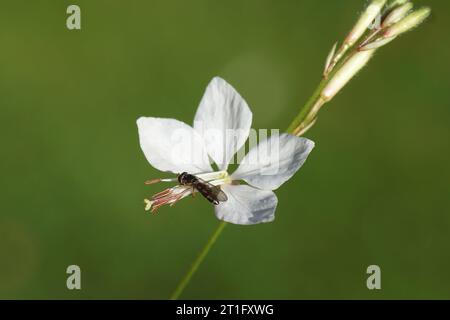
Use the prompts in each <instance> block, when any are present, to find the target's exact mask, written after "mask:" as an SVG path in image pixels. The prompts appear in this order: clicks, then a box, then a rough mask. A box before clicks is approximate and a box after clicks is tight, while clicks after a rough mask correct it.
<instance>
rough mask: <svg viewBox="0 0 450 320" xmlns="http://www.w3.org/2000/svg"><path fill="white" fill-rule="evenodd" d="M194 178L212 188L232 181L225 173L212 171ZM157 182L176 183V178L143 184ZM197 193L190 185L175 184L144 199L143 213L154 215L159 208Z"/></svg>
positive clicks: (154, 180)
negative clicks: (147, 212)
mask: <svg viewBox="0 0 450 320" xmlns="http://www.w3.org/2000/svg"><path fill="white" fill-rule="evenodd" d="M195 177H197V178H199V179H201V180H203V181H205V182H206V183H209V184H211V185H213V186H220V185H223V184H230V183H232V180H231V178H230V176H229V174H228V172H226V171H214V172H206V173H200V174H195ZM158 182H178V177H176V178H168V179H152V180H147V181H146V182H145V184H147V185H150V184H154V183H158ZM197 192H198V191H197V190H196V189H195V187H194V186H192V185H187V184H179V183H178V184H177V185H175V186H173V187H171V188H167V189H165V190H163V191H161V192H158V193H157V194H154V195H153V196H152V197H151V198H150V199H144V203H145V211H150V212H152V213H155V212H156V211H157V210H158V209H159V208H160V207H161V206H163V205H169V206H173V205H174V204H175V203H177V202H178V201H180V200H181V199H183V198H185V197H187V196H189V195H192V196H195V194H196V193H197Z"/></svg>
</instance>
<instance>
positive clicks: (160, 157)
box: [137, 117, 212, 174]
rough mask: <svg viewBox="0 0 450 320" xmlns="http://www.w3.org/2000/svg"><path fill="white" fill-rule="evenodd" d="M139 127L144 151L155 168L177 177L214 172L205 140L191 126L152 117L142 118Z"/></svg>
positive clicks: (172, 120) (138, 123)
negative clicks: (184, 172) (180, 174)
mask: <svg viewBox="0 0 450 320" xmlns="http://www.w3.org/2000/svg"><path fill="white" fill-rule="evenodd" d="M137 126H138V131H139V142H140V145H141V149H142V151H143V152H144V154H145V157H146V158H147V160H148V162H150V164H151V165H152V166H153V167H155V168H156V169H158V170H161V171H171V172H173V173H176V174H178V173H181V172H183V171H187V172H189V173H198V172H208V171H212V168H211V165H210V163H209V159H208V155H207V153H206V149H205V148H204V145H203V140H202V138H201V137H200V135H199V134H198V133H197V132H195V131H194V129H193V128H192V127H191V126H189V125H187V124H185V123H184V122H181V121H178V120H175V119H164V118H151V117H148V118H146V117H141V118H139V119H138V120H137Z"/></svg>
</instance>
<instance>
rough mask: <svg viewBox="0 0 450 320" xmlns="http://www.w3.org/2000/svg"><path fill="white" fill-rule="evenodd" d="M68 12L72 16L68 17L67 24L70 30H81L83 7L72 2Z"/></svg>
mask: <svg viewBox="0 0 450 320" xmlns="http://www.w3.org/2000/svg"><path fill="white" fill-rule="evenodd" d="M66 13H67V14H70V16H68V17H67V20H66V26H67V29H69V30H80V29H81V9H80V7H79V6H77V5H75V4H71V5H70V6H68V7H67V10H66Z"/></svg>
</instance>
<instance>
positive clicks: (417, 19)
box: [383, 7, 431, 38]
mask: <svg viewBox="0 0 450 320" xmlns="http://www.w3.org/2000/svg"><path fill="white" fill-rule="evenodd" d="M430 13H431V9H430V8H427V7H424V8H421V9H419V10H416V11H413V12H412V13H411V14H409V15H407V16H406V17H405V18H403V19H402V20H400V21H399V22H397V23H396V24H394V25H392V26H390V27H388V28H387V29H386V31H385V32H384V34H383V37H384V38H390V37H395V36H398V35H399V34H401V33H404V32H406V31H409V30H411V29H412V28H414V27H417V26H418V25H419V24H421V23H422V22H423V21H424V20H425V19H426V18H428V16H429V15H430Z"/></svg>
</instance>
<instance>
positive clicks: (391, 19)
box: [381, 2, 413, 28]
mask: <svg viewBox="0 0 450 320" xmlns="http://www.w3.org/2000/svg"><path fill="white" fill-rule="evenodd" d="M412 8H413V4H412V2H407V3H405V4H403V5H401V6H400V7H397V8H395V9H394V10H392V11H391V12H390V13H389V14H388V15H387V17H386V18H385V19H384V20H383V23H382V24H381V27H382V28H386V27H390V26H392V25H393V24H395V23H397V22H399V21H400V20H401V19H403V18H404V17H405V16H406V15H407V14H408V12H409V11H410V10H411V9H412Z"/></svg>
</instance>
